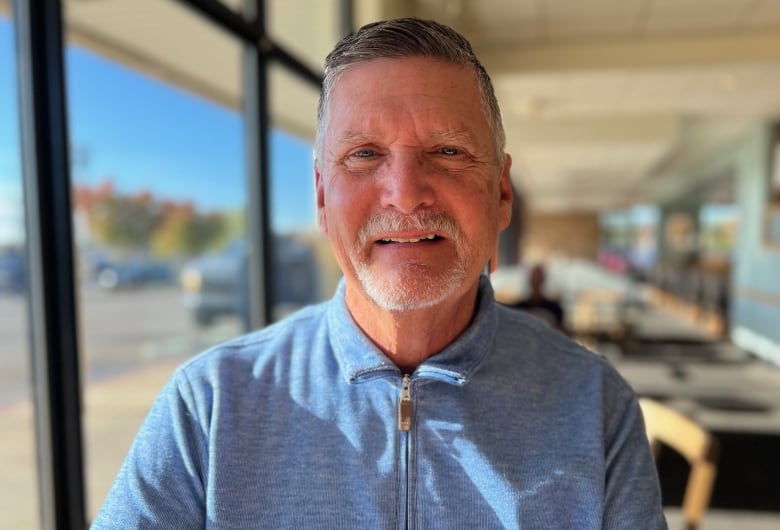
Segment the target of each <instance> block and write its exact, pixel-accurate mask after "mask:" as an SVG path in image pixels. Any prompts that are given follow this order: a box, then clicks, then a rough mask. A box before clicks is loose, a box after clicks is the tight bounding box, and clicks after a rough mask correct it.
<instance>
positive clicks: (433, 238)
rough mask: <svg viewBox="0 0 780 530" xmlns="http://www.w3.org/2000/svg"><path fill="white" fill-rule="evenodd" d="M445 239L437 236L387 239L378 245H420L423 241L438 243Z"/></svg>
mask: <svg viewBox="0 0 780 530" xmlns="http://www.w3.org/2000/svg"><path fill="white" fill-rule="evenodd" d="M440 239H443V238H442V237H441V236H437V235H436V234H428V235H424V236H421V237H412V238H403V237H386V238H382V239H380V240H379V241H378V243H380V244H383V245H386V244H388V243H419V242H421V241H438V240H440Z"/></svg>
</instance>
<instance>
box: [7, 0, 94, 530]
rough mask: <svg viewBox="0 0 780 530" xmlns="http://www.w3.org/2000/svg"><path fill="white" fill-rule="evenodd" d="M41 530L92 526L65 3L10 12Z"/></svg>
mask: <svg viewBox="0 0 780 530" xmlns="http://www.w3.org/2000/svg"><path fill="white" fill-rule="evenodd" d="M13 12H14V18H15V24H16V28H17V31H16V35H17V57H18V70H19V111H20V118H21V119H20V122H21V123H20V127H21V137H22V163H23V171H24V195H25V216H26V227H27V257H28V260H27V272H28V282H27V284H28V286H29V293H28V294H29V305H28V308H29V311H30V334H31V341H30V344H31V349H32V365H33V370H32V372H33V379H34V385H33V387H34V393H35V417H36V438H37V453H38V474H39V489H40V497H41V498H40V506H41V517H42V521H41V523H42V526H43V528H46V529H50V528H56V529H78V528H84V527H85V526H86V516H85V509H84V506H85V502H84V481H83V455H82V433H81V388H80V381H79V352H78V340H77V329H78V326H77V309H76V298H75V286H74V278H75V274H74V254H73V237H72V225H71V217H72V213H71V212H72V210H71V201H70V190H71V186H70V168H69V155H68V149H69V144H68V130H67V129H68V127H67V118H66V99H65V80H64V54H63V32H62V5H61V0H27V1H16V2H14V6H13Z"/></svg>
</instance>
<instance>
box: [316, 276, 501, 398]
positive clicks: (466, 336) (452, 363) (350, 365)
mask: <svg viewBox="0 0 780 530" xmlns="http://www.w3.org/2000/svg"><path fill="white" fill-rule="evenodd" d="M345 292H346V283H345V281H344V279H343V278H342V280H341V282H339V286H338V288H337V290H336V294H335V295H334V297H333V299H332V300H331V301H330V304H329V307H328V315H327V318H328V330H329V335H330V341H331V344H332V346H333V350H334V354H335V357H336V361H337V362H338V364H339V368H340V370H341V372H342V374H343V375H344V377H345V378H346V380H347V381H348V382H349V383H358V382H361V381H364V380H368V379H372V378H374V377H382V376H387V375H389V374H393V375H399V374H400V373H401V371H400V369H399V368H398V367H397V366H396V365H395V364H394V363H393V362H392V361H391V360H390V359H389V358H388V357H387V356H386V355H385V354H384V353H383V352H382V351H381V350H380V349H379V348H378V347H377V346H376V345H375V344H374V343H373V342H372V341H371V339H369V338H368V337H367V336H366V335H365V334H364V333H363V331H362V330H361V329H360V328H359V327H358V325H357V323H355V320H354V319H353V318H352V315H351V313H350V312H349V309H348V308H347V304H346V298H345ZM497 320H498V317H497V311H496V304H495V301H494V298H493V289H492V287H491V286H490V281H489V280H488V278H487V276H485V275H482V276H481V277H480V279H479V289H478V292H477V310H476V313H475V315H474V318H473V319H472V321H471V323H470V324H469V326H468V327H467V328H466V329H465V330H464V331H463V333H461V334H460V335H459V336H458V337H457V338H456V339H455V340H454V341H453V342H451V343H450V344H449V345H448V346H446V347H445V348H444V349H443V350H441V351H440V352H438V353H436V354H434V355H432V356H431V357H429V358H428V359H427V360H426V361H425V362H423V363H422V364H421V365H420V366H418V367H417V370H415V372H414V374H412V377H413V378H418V377H429V378H435V379H441V380H443V381H446V382H450V383H453V384H459V385H463V384H465V383H467V382H468V380H469V378H470V377H471V375H472V374H473V373H474V372H475V371H476V370H477V369H478V368H479V366H480V364H481V363H482V361H483V360H484V359H485V358H486V357H487V355H488V353H490V351H491V349H492V346H493V342H494V338H495V332H496V327H497Z"/></svg>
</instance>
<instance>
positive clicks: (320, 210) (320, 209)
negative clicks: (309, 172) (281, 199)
mask: <svg viewBox="0 0 780 530" xmlns="http://www.w3.org/2000/svg"><path fill="white" fill-rule="evenodd" d="M314 189H315V191H316V194H317V197H316V199H317V225H318V226H319V227H320V231H321V232H322V233H323V234H325V235H328V220H327V218H326V216H325V185H324V184H323V177H322V173H320V168H319V164H318V163H317V161H316V160H315V161H314Z"/></svg>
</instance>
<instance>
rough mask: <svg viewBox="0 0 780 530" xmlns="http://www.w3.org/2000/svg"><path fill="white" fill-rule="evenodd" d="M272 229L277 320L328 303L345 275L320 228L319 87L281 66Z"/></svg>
mask: <svg viewBox="0 0 780 530" xmlns="http://www.w3.org/2000/svg"><path fill="white" fill-rule="evenodd" d="M269 79H270V84H271V86H270V93H271V102H270V109H271V110H270V114H271V118H272V120H273V128H272V130H271V175H270V178H271V181H270V189H271V229H272V231H273V234H274V251H275V252H274V264H275V267H276V268H275V282H274V283H275V288H276V291H275V293H274V294H275V298H274V299H275V300H276V306H275V307H274V318H277V319H278V318H281V317H283V316H284V315H286V314H289V313H290V312H291V311H294V310H295V309H298V308H300V307H301V306H303V305H307V304H311V303H314V302H318V301H321V300H323V299H326V298H330V296H331V295H332V294H333V292H334V290H335V288H336V284H337V283H338V280H339V278H340V277H341V271H340V270H339V268H338V265H337V264H336V260H335V258H334V257H333V254H332V252H331V250H330V246H329V244H328V241H327V239H326V238H325V237H324V236H323V235H322V234H321V233H320V231H319V229H318V227H317V214H316V202H315V193H314V164H313V162H314V151H313V149H314V146H313V142H314V129H315V127H316V118H317V99H318V98H319V87H317V86H314V85H311V84H308V83H305V82H303V81H301V80H300V79H299V78H298V77H296V76H294V75H293V74H291V73H290V72H288V71H286V70H285V69H284V68H283V67H281V66H274V67H272V68H271V72H270V76H269Z"/></svg>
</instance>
